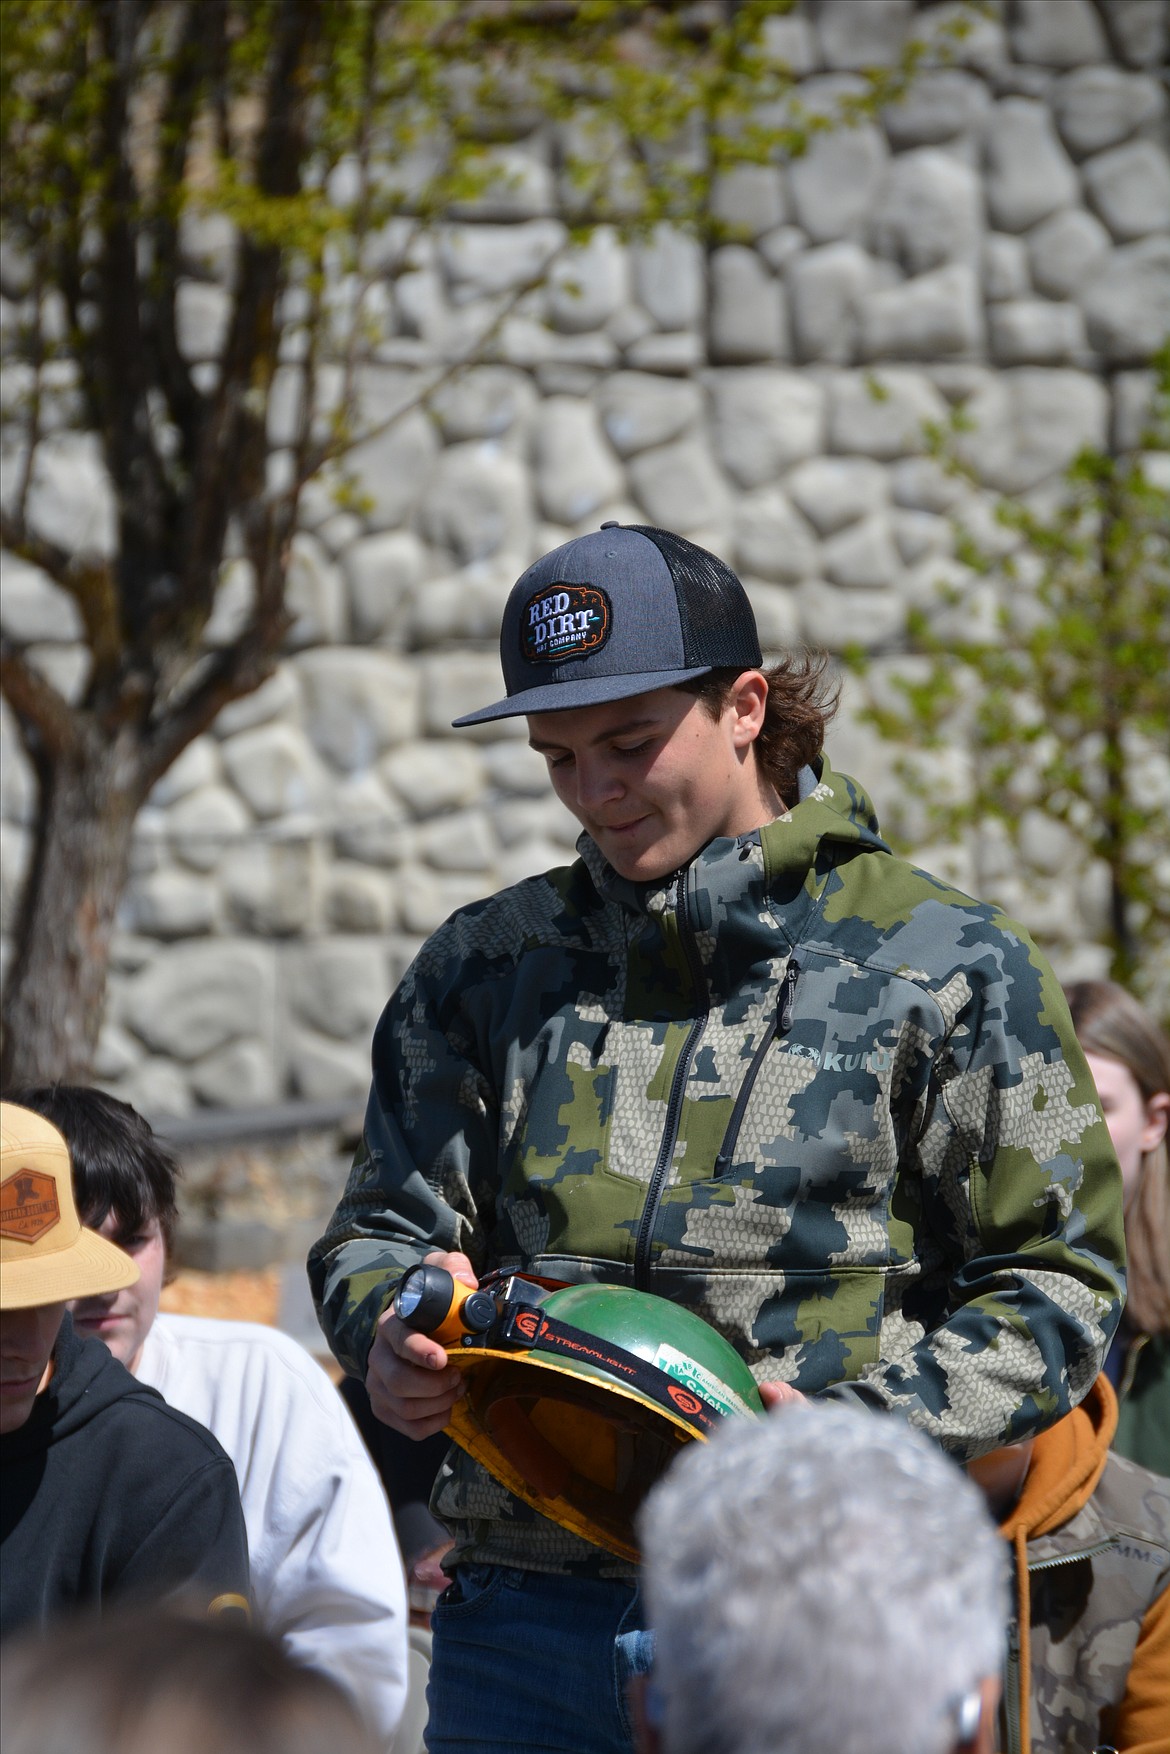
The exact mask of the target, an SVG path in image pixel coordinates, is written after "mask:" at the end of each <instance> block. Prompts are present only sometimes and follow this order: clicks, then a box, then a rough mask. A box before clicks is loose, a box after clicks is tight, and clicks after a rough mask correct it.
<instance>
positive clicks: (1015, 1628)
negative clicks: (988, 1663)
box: [1003, 1535, 1117, 1754]
mask: <svg viewBox="0 0 1170 1754" xmlns="http://www.w3.org/2000/svg"><path fill="white" fill-rule="evenodd" d="M1116 1544H1117V1536H1116V1535H1106V1536H1105V1537H1104V1539H1103V1540H1100V1541H1095V1542H1094V1543H1093V1545H1092V1546H1091V1547H1081V1548H1079V1549H1078V1551H1077V1552H1075V1553H1055V1554H1053V1556H1052V1557H1051V1558H1050V1559H1029V1561H1028V1575H1029V1577H1031V1576H1032V1575H1033V1573H1035V1572H1037V1571H1055V1570H1056V1569H1057V1568H1058V1567H1059V1566H1061V1565H1075V1564H1076V1563H1077V1562H1078V1560H1081V1559H1095V1558H1096V1556H1097V1554H1098V1553H1105V1552H1107V1551H1108V1549H1109V1548H1110V1547H1113V1546H1116ZM1003 1715H1004V1731H1005V1738H1006V1739H1005V1742H1004V1749H1003V1754H1020V1749H1021V1747H1022V1746H1023V1742H1022V1738H1021V1735H1020V1623H1019V1621H1018V1620H1015V1619H1013V1621H1012V1623H1011V1625H1010V1627H1009V1628H1008V1649H1007V1663H1006V1665H1005V1671H1004V1686H1003ZM1094 1754H1107V1749H1100V1750H1095V1751H1094Z"/></svg>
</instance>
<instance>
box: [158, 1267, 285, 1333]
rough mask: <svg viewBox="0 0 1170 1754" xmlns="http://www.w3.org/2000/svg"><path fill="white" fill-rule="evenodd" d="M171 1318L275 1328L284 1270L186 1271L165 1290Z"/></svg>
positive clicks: (164, 1302)
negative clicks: (205, 1318) (193, 1317)
mask: <svg viewBox="0 0 1170 1754" xmlns="http://www.w3.org/2000/svg"><path fill="white" fill-rule="evenodd" d="M160 1307H161V1308H162V1309H165V1310H167V1311H168V1312H169V1313H170V1314H171V1315H197V1316H215V1317H218V1319H219V1320H220V1321H232V1322H264V1323H266V1324H267V1326H268V1327H270V1328H274V1327H275V1326H276V1323H277V1314H278V1311H279V1308H280V1269H279V1268H278V1267H270V1268H268V1269H267V1270H266V1271H264V1272H259V1273H199V1272H196V1271H195V1270H194V1269H193V1268H190V1267H184V1268H182V1269H181V1270H180V1271H179V1273H178V1274H177V1275H176V1276H175V1278H174V1279H172V1281H171V1283H170V1284H169V1285H167V1286H164V1288H163V1294H162V1299H161V1305H160Z"/></svg>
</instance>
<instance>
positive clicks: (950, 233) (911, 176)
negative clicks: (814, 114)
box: [869, 147, 983, 274]
mask: <svg viewBox="0 0 1170 1754" xmlns="http://www.w3.org/2000/svg"><path fill="white" fill-rule="evenodd" d="M869 235H870V242H871V244H872V247H873V248H874V249H875V250H876V251H877V253H878V254H879V255H880V256H888V257H889V258H890V259H891V260H892V261H895V262H898V263H900V265H901V266H902V267H903V268H905V270H906V272H907V273H908V274H923V273H925V272H927V270H929V269H931V268H938V267H941V266H942V264H943V263H944V262H968V263H971V262H974V261H975V260H976V258H977V256H978V252H979V245H980V242H981V239H982V236H983V190H982V188H981V186H980V183H979V179H978V177H977V176H976V174H975V172H974V171H973V170H972V169H971V167H970V166H969V165H965V164H963V163H962V162H961V160H959V159H957V158H954V157H952V156H951V155H950V154H949V153H946V152H938V151H936V150H934V149H933V148H931V147H922V148H920V149H919V150H917V151H913V152H906V153H902V154H901V155H900V156H899V157H897V158H896V159H895V160H894V162H893V164H892V165H891V166H890V172H889V176H888V177H887V178H886V182H885V187H884V189H883V191H882V193H881V195H880V196H879V198H878V201H877V205H876V207H875V209H874V213H873V219H872V222H871V226H870V234H869Z"/></svg>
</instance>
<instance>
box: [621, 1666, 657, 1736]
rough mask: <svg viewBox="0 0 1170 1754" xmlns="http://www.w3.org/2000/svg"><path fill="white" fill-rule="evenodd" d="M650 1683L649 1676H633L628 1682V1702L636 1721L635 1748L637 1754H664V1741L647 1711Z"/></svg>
mask: <svg viewBox="0 0 1170 1754" xmlns="http://www.w3.org/2000/svg"><path fill="white" fill-rule="evenodd" d="M648 1681H649V1676H648V1675H631V1676H630V1679H629V1680H628V1681H627V1682H626V1700H627V1703H628V1704H629V1708H630V1716H631V1717H632V1718H633V1720H634V1748H635V1751H636V1754H662V1741H661V1739H660V1737H659V1734H658V1731H657V1729H656V1728H655V1726H654V1724H653V1723H651V1721H650V1713H649V1712H648V1711H647V1709H646V1685H647V1682H648Z"/></svg>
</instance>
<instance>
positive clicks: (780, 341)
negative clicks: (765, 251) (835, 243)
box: [708, 244, 788, 365]
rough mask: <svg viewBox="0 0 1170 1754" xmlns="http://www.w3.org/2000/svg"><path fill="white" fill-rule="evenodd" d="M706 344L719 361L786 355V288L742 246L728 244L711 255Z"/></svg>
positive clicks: (737, 362) (738, 361) (743, 361)
mask: <svg viewBox="0 0 1170 1754" xmlns="http://www.w3.org/2000/svg"><path fill="white" fill-rule="evenodd" d="M710 275H711V309H710V315H709V319H708V348H709V351H710V355H711V359H712V361H713V362H714V363H715V364H722V365H741V364H747V363H748V362H749V361H753V360H765V359H786V358H787V357H788V323H787V312H786V310H785V305H784V289H783V287H782V286H781V285H780V283H779V281H778V280H776V279H775V277H774V276H773V275H772V274H771V273H770V272H769V270H768V268H767V265H766V264H765V263H764V262H762V261H761V259H760V257H759V256H758V255H757V254H756V252H755V251H754V250H752V249H749V248H748V247H747V246H746V245H744V244H725V245H724V246H723V248H722V249H719V250H716V251H715V252H714V254H713V255H712V257H711V264H710Z"/></svg>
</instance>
